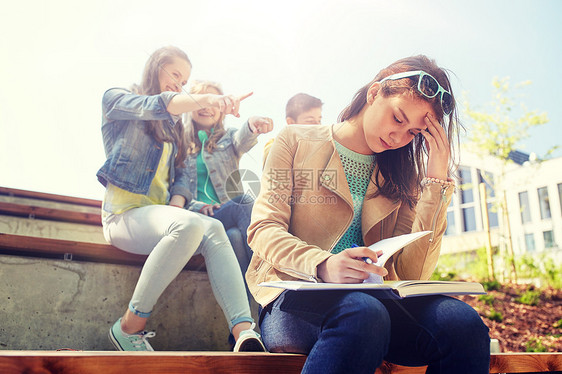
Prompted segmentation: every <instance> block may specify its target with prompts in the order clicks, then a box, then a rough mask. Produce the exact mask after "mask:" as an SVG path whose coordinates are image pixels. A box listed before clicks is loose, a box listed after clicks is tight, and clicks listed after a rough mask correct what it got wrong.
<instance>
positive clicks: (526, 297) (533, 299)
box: [515, 290, 541, 306]
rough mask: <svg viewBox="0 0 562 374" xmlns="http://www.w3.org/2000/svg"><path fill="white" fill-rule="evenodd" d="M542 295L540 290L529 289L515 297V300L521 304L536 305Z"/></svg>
mask: <svg viewBox="0 0 562 374" xmlns="http://www.w3.org/2000/svg"><path fill="white" fill-rule="evenodd" d="M540 296H541V292H540V291H533V290H527V291H525V292H524V293H523V295H521V296H519V297H518V298H517V299H515V301H517V302H518V303H520V304H525V305H531V306H536V305H538V304H539V301H540Z"/></svg>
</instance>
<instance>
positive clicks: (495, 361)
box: [0, 351, 562, 374]
mask: <svg viewBox="0 0 562 374" xmlns="http://www.w3.org/2000/svg"><path fill="white" fill-rule="evenodd" d="M305 360H306V357H305V356H304V355H295V354H282V353H275V354H273V353H249V352H246V353H232V352H109V351H103V352H101V351H58V352H53V351H0V373H3V374H20V373H41V374H49V373H83V374H90V373H100V372H103V373H104V374H113V373H123V372H135V371H139V372H144V373H154V374H160V373H161V374H164V373H166V374H170V373H194V374H196V373H209V374H210V373H213V374H215V373H219V374H220V373H241V374H245V373H247V374H254V373H271V374H276V373H279V374H291V373H295V374H296V373H300V371H301V369H302V367H303V365H304V362H305ZM425 369H426V368H425V367H405V366H398V365H390V366H386V367H385V365H383V367H381V368H379V369H377V371H376V372H375V374H418V373H424V372H425ZM388 370H390V371H388ZM500 370H501V371H500ZM560 370H562V353H499V354H492V363H491V365H490V373H493V374H497V373H524V372H527V373H528V372H555V371H560Z"/></svg>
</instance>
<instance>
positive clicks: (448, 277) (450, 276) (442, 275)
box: [431, 271, 457, 281]
mask: <svg viewBox="0 0 562 374" xmlns="http://www.w3.org/2000/svg"><path fill="white" fill-rule="evenodd" d="M456 277H457V273H455V272H452V271H448V272H438V271H435V272H434V273H433V274H432V276H431V280H438V281H452V280H454V279H455V278H456Z"/></svg>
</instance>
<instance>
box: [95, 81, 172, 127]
mask: <svg viewBox="0 0 562 374" xmlns="http://www.w3.org/2000/svg"><path fill="white" fill-rule="evenodd" d="M176 95H178V93H177V92H162V93H161V94H159V95H152V96H147V95H137V94H133V93H131V92H130V91H128V90H125V89H123V88H111V89H109V90H107V91H106V92H105V93H104V94H103V98H102V106H103V115H104V116H105V118H106V120H107V121H119V120H143V121H152V120H169V121H171V122H172V123H178V120H179V119H180V117H179V116H174V115H172V114H170V113H169V112H168V110H167V107H168V104H169V103H170V101H171V100H172V98H173V97H174V96H176ZM104 122H106V121H104Z"/></svg>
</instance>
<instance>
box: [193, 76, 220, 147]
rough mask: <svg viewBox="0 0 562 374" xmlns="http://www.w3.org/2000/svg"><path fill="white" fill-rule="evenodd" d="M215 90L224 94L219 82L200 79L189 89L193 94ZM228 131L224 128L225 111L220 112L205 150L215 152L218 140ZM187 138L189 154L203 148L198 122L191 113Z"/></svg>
mask: <svg viewBox="0 0 562 374" xmlns="http://www.w3.org/2000/svg"><path fill="white" fill-rule="evenodd" d="M211 89H213V90H215V91H217V92H218V93H219V94H220V95H224V91H223V89H222V87H221V85H220V84H219V83H217V82H212V81H204V80H198V81H194V82H193V83H192V85H191V88H190V89H189V93H191V94H205V93H209V90H211ZM225 133H226V131H225V129H224V113H221V114H220V117H219V119H218V121H217V123H216V124H215V125H214V126H213V127H212V128H211V130H210V134H207V136H208V139H207V141H206V142H205V151H207V152H209V153H213V151H214V149H215V148H216V147H217V142H218V141H219V140H220V138H222V137H223V135H224V134H225ZM185 139H186V143H187V154H197V153H199V151H200V150H201V140H199V136H198V135H197V124H196V123H195V122H194V121H193V117H192V116H191V115H189V116H187V119H186V121H185Z"/></svg>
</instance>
